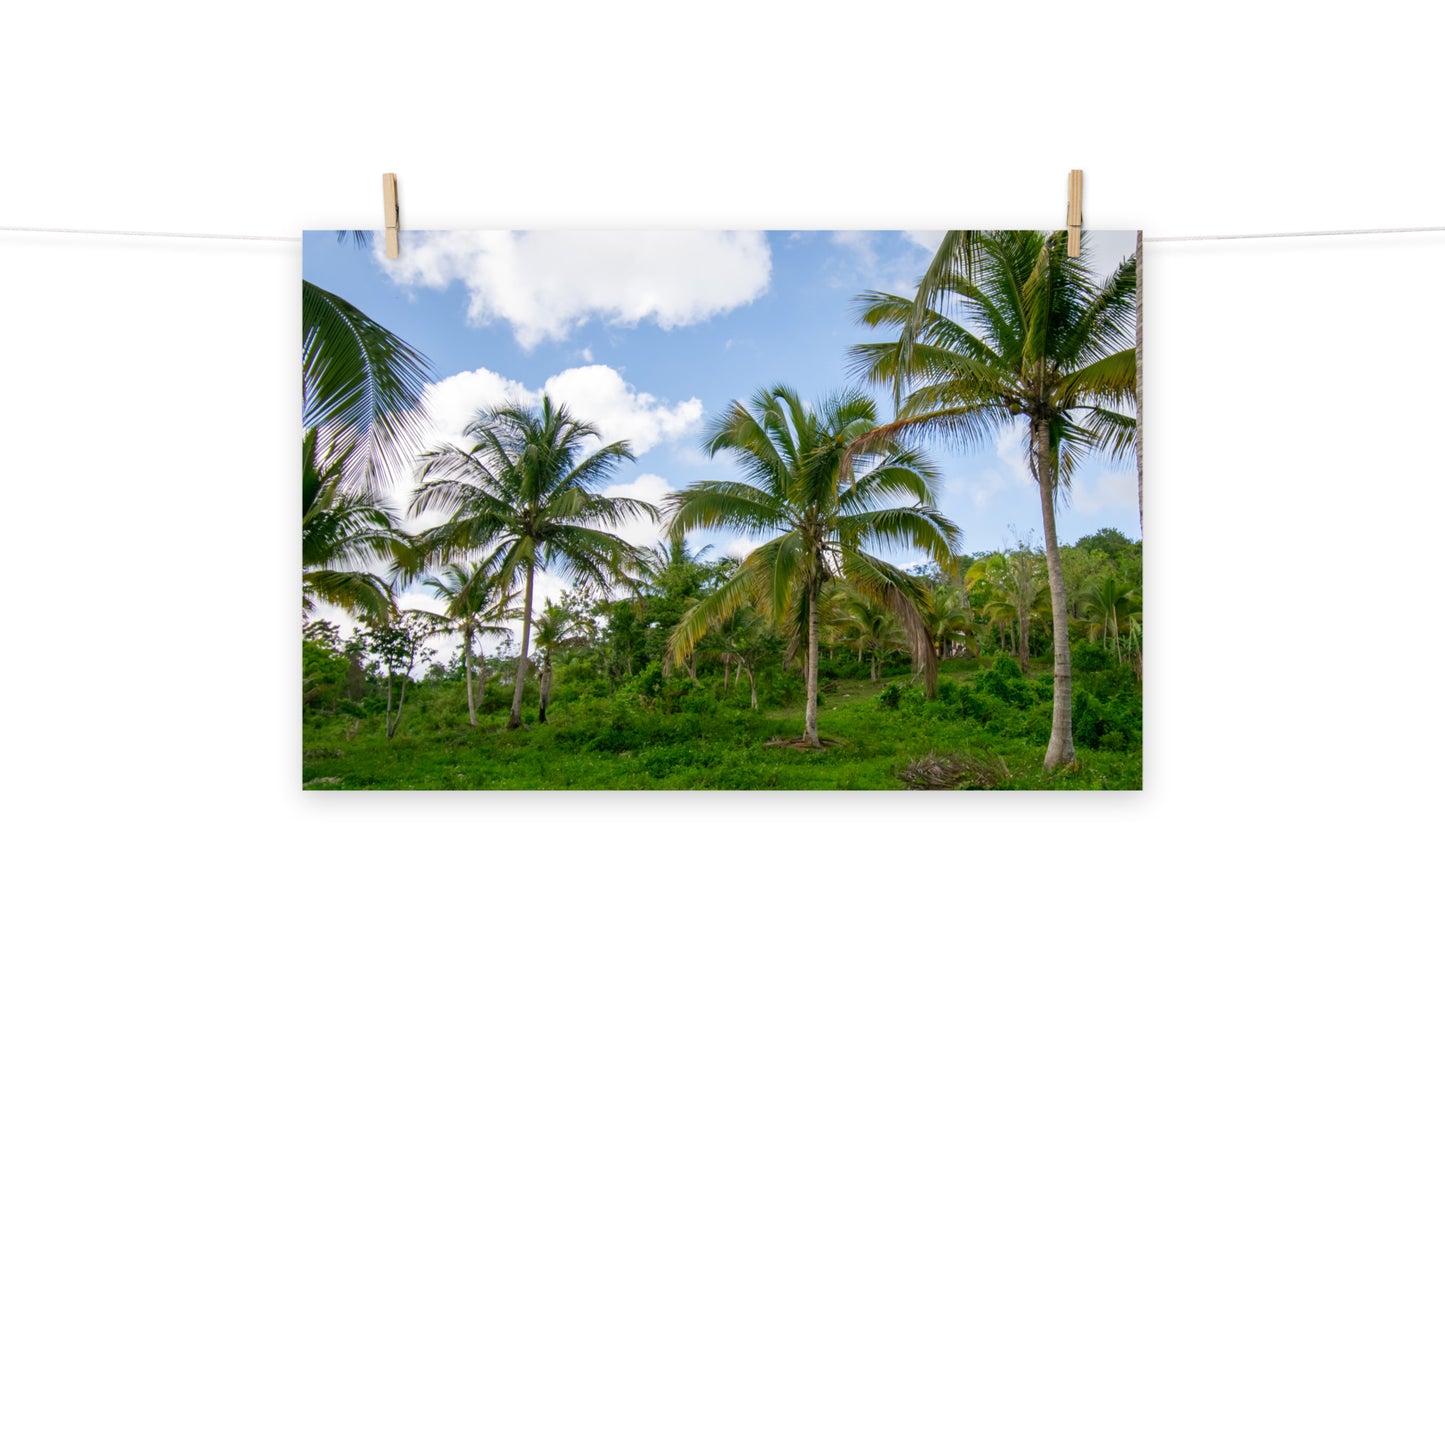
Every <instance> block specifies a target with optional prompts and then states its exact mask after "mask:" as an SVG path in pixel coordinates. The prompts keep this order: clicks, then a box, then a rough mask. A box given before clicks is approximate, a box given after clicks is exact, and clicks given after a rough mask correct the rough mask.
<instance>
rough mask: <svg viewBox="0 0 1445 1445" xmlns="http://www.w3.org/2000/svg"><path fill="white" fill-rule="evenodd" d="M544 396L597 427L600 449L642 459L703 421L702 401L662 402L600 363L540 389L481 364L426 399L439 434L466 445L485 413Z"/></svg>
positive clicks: (433, 388) (449, 379)
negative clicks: (619, 449)
mask: <svg viewBox="0 0 1445 1445" xmlns="http://www.w3.org/2000/svg"><path fill="white" fill-rule="evenodd" d="M544 394H545V395H547V396H550V397H551V398H552V400H553V401H560V402H566V404H567V406H568V408H569V409H570V410H571V411H572V413H573V414H574V415H575V416H577V417H579V418H580V419H581V420H583V421H588V422H591V423H592V424H593V425H594V426H595V427H597V429H598V430H599V432H600V433H601V436H600V437H599V438H598V441H597V443H596V445H598V446H605V445H607V443H609V442H615V441H628V442H631V444H632V450H633V451H634V452H635V453H636V454H637V455H638V456H641V455H642V453H643V452H647V451H651V450H652V448H653V447H655V446H656V445H657V444H658V443H659V442H663V441H674V440H676V439H678V438H681V437H685V436H687V435H688V434H689V433H691V432H692V431H693V430H694V429H695V428H696V427H697V424H698V423H699V422H700V421H701V420H702V402H701V401H700V400H699V399H698V398H697V397H695V396H692V397H689V398H688V399H687V400H686V401H679V402H675V403H668V402H665V401H659V400H658V398H657V397H655V396H653V395H652V394H651V392H646V391H638V390H637V388H636V387H634V386H633V385H632V384H631V383H630V382H628V381H627V380H626V378H625V377H624V376H623V375H622V373H621V372H619V371H615V370H614V369H613V368H612V367H610V366H601V365H597V364H594V365H592V366H574V367H570V368H569V369H568V370H566V371H561V372H558V373H557V375H556V376H549V377H548V378H547V380H546V381H544V382H543V383H542V385H541V386H540V387H538V388H537V389H536V390H535V391H534V390H532V389H531V388H530V387H527V386H525V385H523V384H522V383H521V382H520V381H513V380H511V379H510V378H508V377H505V376H501V375H499V374H498V373H497V372H495V371H488V370H487V368H486V367H485V366H479V367H478V368H477V369H476V370H475V371H459V372H457V373H456V375H454V376H448V377H446V378H444V379H443V380H441V381H437V382H433V383H432V384H431V385H430V386H428V387H427V389H426V397H425V400H426V405H427V409H428V411H429V412H430V413H431V417H432V422H433V426H434V430H435V432H436V434H437V436H438V437H440V438H445V439H446V440H448V441H460V440H461V437H462V433H463V432H464V431H465V430H466V427H467V424H468V423H469V422H470V421H471V420H472V419H473V418H474V417H475V416H476V414H477V413H478V412H479V411H482V410H484V409H486V408H487V407H493V406H500V405H502V404H503V403H504V402H511V403H518V404H521V405H524V406H536V405H537V404H538V403H539V402H540V401H541V400H542V397H543V395H544Z"/></svg>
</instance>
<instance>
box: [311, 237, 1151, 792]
mask: <svg viewBox="0 0 1445 1445" xmlns="http://www.w3.org/2000/svg"><path fill="white" fill-rule="evenodd" d="M1134 266H1135V263H1134V261H1133V260H1132V259H1131V260H1129V261H1126V262H1125V263H1124V264H1122V265H1121V266H1119V267H1118V268H1117V269H1116V270H1115V271H1114V272H1112V273H1111V274H1110V275H1108V276H1106V277H1104V278H1102V279H1098V278H1096V277H1095V276H1094V275H1093V273H1092V272H1090V270H1089V269H1088V267H1087V266H1086V265H1084V264H1082V263H1081V262H1079V261H1075V260H1073V259H1071V258H1069V257H1068V256H1067V254H1066V249H1065V247H1064V244H1063V238H1062V235H1060V234H1050V233H1042V232H976V231H975V232H951V233H948V235H947V236H946V237H945V238H944V241H943V243H942V245H941V246H940V247H939V249H938V252H937V254H936V255H935V256H934V258H933V261H932V263H931V264H930V266H929V267H928V269H927V271H926V272H925V274H924V276H923V278H922V280H921V281H920V284H919V286H918V287H917V289H916V291H915V293H914V294H913V295H885V294H882V293H874V294H869V295H868V296H865V297H862V298H860V299H859V302H858V308H859V316H860V318H861V319H862V321H863V322H864V323H865V324H866V325H868V326H869V327H872V328H875V329H877V330H878V331H879V332H880V333H882V339H880V340H877V341H869V342H865V343H863V344H861V345H859V346H857V347H855V348H854V350H853V352H852V354H851V364H852V366H853V368H854V370H855V372H856V373H857V376H858V379H859V384H855V385H853V386H842V387H840V388H839V389H838V390H837V391H835V392H834V393H833V394H832V395H829V396H823V397H817V398H812V399H809V398H805V397H804V396H803V395H801V394H800V393H799V392H798V391H797V390H796V389H795V388H792V387H790V386H788V385H787V384H785V383H782V382H770V383H769V384H768V385H767V386H765V387H763V388H761V389H759V390H758V391H757V392H755V393H754V394H753V395H752V397H751V398H749V399H747V400H738V401H735V402H733V403H731V404H730V405H729V406H728V407H726V408H725V409H724V410H723V412H722V413H721V414H720V415H719V416H718V417H717V418H716V419H715V420H714V421H713V422H712V423H711V425H710V427H709V430H708V433H707V435H706V438H705V449H706V452H707V454H708V455H709V456H710V457H712V458H713V459H714V460H715V461H716V462H717V463H718V464H719V465H718V466H717V467H716V468H715V474H714V475H712V476H707V477H702V478H699V479H697V480H694V481H689V482H686V483H684V484H683V485H681V486H679V487H678V488H677V489H676V490H675V491H674V492H672V493H671V494H670V495H668V496H667V497H666V498H665V500H664V501H663V503H662V505H661V506H660V507H659V506H653V505H650V504H649V503H647V502H644V501H642V500H640V499H638V498H636V497H632V496H628V495H626V491H625V488H622V487H620V486H619V485H618V484H619V481H620V480H621V477H622V468H623V467H624V466H625V464H626V463H628V462H629V461H631V460H632V458H633V452H632V448H631V446H630V444H629V443H628V441H627V440H626V439H615V440H606V439H604V437H603V436H602V435H601V432H600V430H599V427H598V426H597V425H596V424H595V423H594V422H592V421H590V420H589V419H587V418H585V417H580V416H577V415H575V414H573V412H572V411H571V410H570V409H569V408H568V407H567V406H566V405H564V404H562V403H561V402H559V401H557V400H555V399H554V398H553V397H551V396H548V395H543V396H541V397H540V398H539V399H538V400H537V401H536V402H535V403H528V404H521V403H509V404H507V405H504V406H500V407H495V408H490V409H487V410H484V411H481V412H479V413H478V414H477V415H475V416H474V417H473V418H472V420H471V421H470V423H469V424H468V425H467V427H466V429H465V432H464V434H463V435H462V436H461V437H460V438H459V439H458V440H457V441H456V442H436V441H429V440H428V438H429V437H430V436H431V435H432V433H431V428H430V425H429V421H428V418H427V417H426V414H425V409H424V395H425V384H426V381H427V379H428V378H429V375H430V372H429V367H428V364H427V362H426V360H425V358H424V357H422V356H421V355H420V354H419V353H418V352H416V351H414V350H413V349H412V348H411V347H409V346H407V345H406V343H404V342H403V341H401V340H400V339H399V338H397V337H395V336H393V335H391V334H390V333H389V332H387V331H386V330H385V329H384V328H382V327H380V326H379V325H378V324H377V323H375V322H374V321H372V320H371V319H370V318H367V317H365V316H364V315H362V313H360V312H359V311H357V310H356V308H354V307H352V306H350V305H349V303H347V302H345V301H343V300H342V299H341V298H339V297H335V296H332V295H330V294H329V293H327V292H324V291H321V290H320V289H319V288H316V287H312V286H310V285H309V283H308V287H307V289H306V292H305V294H304V297H303V302H304V304H303V382H304V393H303V413H304V422H305V428H304V435H303V446H302V480H303V523H302V578H303V614H304V617H303V620H304V623H305V626H304V638H303V679H304V680H303V714H304V719H305V755H304V776H305V781H306V783H307V785H308V786H312V787H323V788H324V787H363V788H365V787H433V788H453V787H633V788H650V787H915V788H916V787H987V788H1014V787H1065V788H1080V787H1085V788H1087V787H1108V788H1118V787H1125V788H1130V787H1138V786H1140V783H1141V763H1140V756H1141V747H1142V675H1143V611H1142V597H1143V586H1142V582H1143V579H1142V545H1141V544H1140V543H1139V542H1137V541H1132V540H1131V539H1129V538H1127V537H1125V536H1124V535H1122V534H1121V533H1119V532H1116V531H1112V530H1111V529H1104V530H1101V531H1098V532H1096V533H1094V534H1093V535H1092V536H1088V537H1084V538H1083V539H1081V540H1080V541H1079V542H1078V543H1076V544H1074V545H1073V546H1069V545H1064V544H1061V543H1060V542H1059V539H1058V531H1057V525H1056V515H1057V510H1058V508H1059V506H1060V505H1062V504H1064V503H1065V502H1066V500H1067V497H1068V493H1069V486H1070V482H1071V479H1072V477H1073V475H1074V472H1075V469H1076V468H1077V466H1078V463H1079V461H1080V460H1081V459H1082V458H1083V457H1084V456H1086V455H1088V454H1089V453H1091V452H1093V453H1103V454H1105V455H1107V456H1108V457H1110V458H1113V459H1124V458H1126V457H1131V456H1134V455H1136V453H1137V440H1138V425H1137V420H1136V408H1135V401H1136V395H1137V384H1136V373H1135V351H1134V341H1135V314H1136V313H1135V305H1136V295H1135V292H1136V286H1135V270H1134ZM841 361H842V358H840V362H841ZM865 387H866V388H867V389H865ZM888 393H891V403H892V405H891V408H890V411H889V412H888V413H884V412H883V411H882V410H881V407H880V400H881V398H883V397H885V396H887V395H888ZM1000 434H1016V435H1017V436H1018V439H1019V445H1020V446H1021V447H1022V448H1023V449H1024V451H1025V454H1026V456H1027V459H1028V466H1029V469H1030V474H1031V476H1032V477H1033V478H1034V481H1035V483H1036V485H1037V488H1038V493H1039V501H1040V520H1041V523H1042V543H1041V544H1035V542H1034V541H1033V538H1032V536H1028V537H1022V538H1020V537H1017V536H1015V538H1014V539H1013V542H1012V544H1011V545H1009V546H1007V547H1005V548H1001V549H997V550H985V551H981V552H980V551H972V552H970V551H966V550H965V549H964V546H963V542H964V538H963V534H962V532H961V531H960V529H959V527H958V526H957V525H956V523H954V522H953V521H952V520H950V518H949V517H948V516H946V515H945V514H944V512H943V511H942V510H941V508H940V506H939V502H938V497H937V487H938V484H939V479H940V469H939V465H938V463H937V462H936V461H935V460H934V459H933V458H932V457H931V456H930V454H929V452H928V451H927V450H925V448H927V447H929V446H930V445H931V444H935V443H938V444H943V445H958V444H962V445H963V446H974V445H978V444H980V443H983V442H989V441H996V440H997V439H998V438H999V436H1000ZM641 524H651V525H652V527H653V535H656V530H655V529H656V528H658V527H660V528H661V529H662V531H663V541H662V542H661V543H660V544H659V545H658V546H656V547H653V548H650V549H649V548H647V547H644V546H641V545H639V544H637V543H636V542H634V541H630V540H628V539H627V536H626V535H625V534H631V535H633V536H636V535H637V534H638V531H639V528H641V530H643V531H646V530H648V528H647V527H645V526H641ZM700 534H701V535H700ZM704 537H712V538H718V537H722V538H725V539H726V538H732V539H733V540H732V543H731V545H730V546H729V548H728V550H727V551H726V552H715V551H713V550H712V547H711V546H710V545H704V544H703V538H704ZM544 574H545V576H546V577H548V578H553V579H558V580H560V581H562V582H564V583H566V584H567V590H566V591H564V592H563V593H562V594H561V595H560V596H556V595H539V592H538V583H539V578H540V577H541V576H542V575H544ZM418 590H419V591H421V592H423V593H426V594H429V596H430V598H431V599H432V604H433V605H429V606H408V605H405V604H406V602H407V600H408V598H409V596H411V595H415V592H416V591H418ZM323 608H325V609H329V610H331V611H332V612H333V613H334V614H335V615H334V616H333V617H332V618H329V619H328V618H324V617H322V615H321V609H323ZM343 615H344V619H345V621H346V626H345V628H343V627H342V626H339V625H338V622H339V621H341V620H343ZM444 639H449V640H450V641H451V643H452V644H453V646H451V647H446V648H443V647H441V646H440V645H439V644H440V643H441V642H442V641H443V640H444ZM453 650H454V656H453V655H452V653H453ZM489 679H490V680H492V681H501V682H502V683H503V684H504V690H503V691H499V690H498V689H497V688H496V687H491V688H489V687H488V682H489ZM403 718H405V722H403Z"/></svg>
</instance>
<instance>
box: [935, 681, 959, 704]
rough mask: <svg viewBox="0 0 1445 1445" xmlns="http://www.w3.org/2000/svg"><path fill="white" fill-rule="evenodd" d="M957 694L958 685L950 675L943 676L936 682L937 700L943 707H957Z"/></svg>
mask: <svg viewBox="0 0 1445 1445" xmlns="http://www.w3.org/2000/svg"><path fill="white" fill-rule="evenodd" d="M959 696H960V692H959V686H958V684H957V683H956V682H955V681H954V680H953V679H952V678H951V677H945V678H944V679H943V681H942V682H940V683H939V684H938V698H937V700H938V701H939V702H940V703H942V704H943V706H944V707H957V706H958V699H959Z"/></svg>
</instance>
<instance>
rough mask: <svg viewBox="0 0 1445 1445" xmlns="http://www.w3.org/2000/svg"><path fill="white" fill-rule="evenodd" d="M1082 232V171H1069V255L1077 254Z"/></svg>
mask: <svg viewBox="0 0 1445 1445" xmlns="http://www.w3.org/2000/svg"><path fill="white" fill-rule="evenodd" d="M1083 233H1084V173H1083V171H1070V172H1069V255H1071V256H1077V255H1078V254H1079V243H1080V239H1081V238H1082V236H1083Z"/></svg>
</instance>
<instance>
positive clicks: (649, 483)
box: [602, 472, 674, 547]
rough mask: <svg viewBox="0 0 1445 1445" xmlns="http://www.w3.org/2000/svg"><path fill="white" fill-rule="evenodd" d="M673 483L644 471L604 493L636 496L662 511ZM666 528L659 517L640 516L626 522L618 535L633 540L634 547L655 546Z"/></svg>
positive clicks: (605, 495)
mask: <svg viewBox="0 0 1445 1445" xmlns="http://www.w3.org/2000/svg"><path fill="white" fill-rule="evenodd" d="M673 490H674V489H673V486H672V483H671V482H669V481H668V480H667V479H666V478H665V477H659V476H655V475H654V474H653V473H651V472H644V473H643V474H642V475H641V476H640V477H634V478H633V479H632V480H631V481H630V482H622V483H620V484H619V485H618V486H615V487H607V488H606V489H605V490H604V491H603V493H602V495H603V496H604V497H636V498H637V499H638V500H639V501H642V502H651V503H652V505H653V506H654V507H656V508H658V510H659V511H661V509H662V506H663V503H664V502H665V501H666V500H667V496H668V493H669V492H671V491H673ZM664 530H665V523H664V522H663V521H662V520H661V519H659V520H658V521H656V522H654V521H652V520H650V519H649V518H647V517H638V518H635V519H634V520H632V521H630V522H624V523H623V524H622V525H621V526H619V527H618V529H617V535H618V536H619V537H621V538H622V540H623V541H624V542H631V543H632V545H633V546H634V547H655V546H657V544H658V543H659V542H661V541H662V534H663V532H664Z"/></svg>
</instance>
